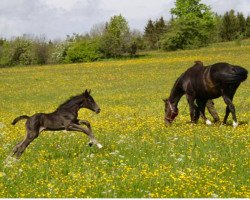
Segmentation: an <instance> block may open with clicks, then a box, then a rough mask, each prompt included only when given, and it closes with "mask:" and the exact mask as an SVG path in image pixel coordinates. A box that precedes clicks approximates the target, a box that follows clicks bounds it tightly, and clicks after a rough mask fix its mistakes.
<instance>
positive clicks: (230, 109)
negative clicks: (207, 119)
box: [222, 95, 239, 128]
mask: <svg viewBox="0 0 250 200" xmlns="http://www.w3.org/2000/svg"><path fill="white" fill-rule="evenodd" d="M222 97H223V100H224V102H225V103H226V104H227V107H226V114H225V117H224V120H223V124H226V123H227V118H228V115H229V112H231V113H232V116H233V127H234V128H236V127H237V126H238V124H239V123H238V121H237V117H236V113H235V106H234V104H233V102H232V100H233V98H230V97H228V96H226V95H223V96H222Z"/></svg>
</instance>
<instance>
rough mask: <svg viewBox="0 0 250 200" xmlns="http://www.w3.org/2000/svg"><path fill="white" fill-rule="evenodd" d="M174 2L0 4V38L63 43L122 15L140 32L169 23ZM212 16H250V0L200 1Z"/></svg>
mask: <svg viewBox="0 0 250 200" xmlns="http://www.w3.org/2000/svg"><path fill="white" fill-rule="evenodd" d="M174 1H175V0H0V37H4V38H8V39H9V38H11V37H14V36H21V35H23V34H31V35H36V36H46V38H47V39H64V38H65V37H66V35H72V34H73V33H78V34H84V33H87V32H89V31H90V29H91V28H92V27H93V26H94V25H98V24H102V23H105V22H107V21H109V19H110V18H111V17H112V16H114V15H119V14H121V15H122V16H123V17H125V18H126V20H127V21H128V23H129V26H130V28H131V29H137V30H140V31H143V29H144V27H145V25H146V23H147V21H148V20H149V19H152V20H155V19H157V18H159V17H161V16H163V17H164V19H166V20H168V19H170V17H171V15H170V9H171V8H173V7H174ZM201 2H202V3H205V4H207V5H209V6H211V8H212V10H213V11H214V12H217V13H218V14H224V13H225V12H226V11H229V10H230V9H234V10H235V11H236V12H242V13H243V14H244V15H245V16H248V15H250V0H201Z"/></svg>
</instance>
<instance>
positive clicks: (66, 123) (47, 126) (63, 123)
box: [12, 90, 102, 158]
mask: <svg viewBox="0 0 250 200" xmlns="http://www.w3.org/2000/svg"><path fill="white" fill-rule="evenodd" d="M81 108H88V109H90V110H92V111H94V112H96V113H99V112H100V111H101V109H100V108H99V106H98V105H97V104H96V103H95V101H94V99H93V97H92V96H91V95H90V91H87V90H85V92H83V93H82V94H80V95H77V96H74V97H71V98H70V99H69V100H67V101H66V102H65V103H63V104H61V105H60V106H59V107H58V108H57V109H56V110H55V111H54V112H52V113H48V114H46V113H36V114H34V115H32V116H30V117H29V116H27V115H22V116H19V117H17V118H15V119H14V120H13V122H12V124H13V125H15V124H16V123H17V122H18V121H19V120H21V119H27V121H26V124H25V127H26V136H25V138H24V140H23V141H21V142H20V143H18V144H17V145H16V146H15V148H14V149H13V154H12V156H15V157H16V158H20V156H21V155H22V153H23V152H24V150H25V149H26V147H27V146H28V145H29V144H30V143H31V142H32V141H33V140H34V139H35V138H37V137H38V136H39V134H40V133H41V132H42V131H43V130H52V131H57V130H67V131H79V132H83V133H85V134H87V135H88V137H89V138H90V143H89V145H90V146H92V145H93V144H96V145H97V146H98V147H99V148H102V145H101V144H100V143H99V142H97V140H96V139H95V137H94V134H93V132H92V129H91V126H90V123H89V122H88V121H86V120H80V119H78V111H79V109H81ZM80 124H84V125H86V126H87V128H85V127H82V126H80Z"/></svg>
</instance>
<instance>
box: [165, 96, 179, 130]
mask: <svg viewBox="0 0 250 200" xmlns="http://www.w3.org/2000/svg"><path fill="white" fill-rule="evenodd" d="M163 101H164V102H165V119H164V120H165V124H166V126H169V125H171V123H172V122H173V121H174V119H175V117H176V116H177V115H178V108H177V106H175V105H174V104H173V103H171V102H170V101H169V99H163Z"/></svg>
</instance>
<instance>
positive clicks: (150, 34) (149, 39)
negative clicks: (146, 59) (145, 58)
mask: <svg viewBox="0 0 250 200" xmlns="http://www.w3.org/2000/svg"><path fill="white" fill-rule="evenodd" d="M144 40H145V42H146V45H147V46H148V49H156V42H157V36H156V32H155V25H154V23H153V21H152V20H151V19H149V20H148V23H147V25H146V27H145V29H144Z"/></svg>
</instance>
